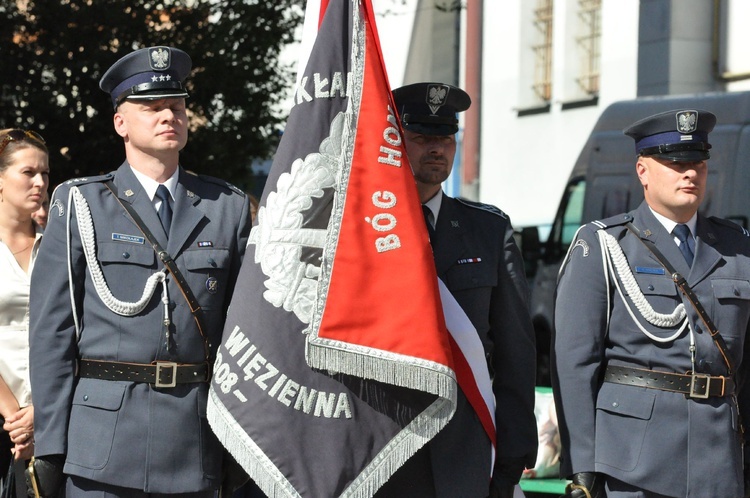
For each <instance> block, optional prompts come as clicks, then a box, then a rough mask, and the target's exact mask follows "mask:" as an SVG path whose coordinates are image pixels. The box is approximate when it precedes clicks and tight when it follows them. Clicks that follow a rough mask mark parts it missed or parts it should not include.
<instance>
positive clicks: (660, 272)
mask: <svg viewBox="0 0 750 498" xmlns="http://www.w3.org/2000/svg"><path fill="white" fill-rule="evenodd" d="M635 272H636V273H646V274H648V275H664V273H665V272H664V268H649V267H647V266H636V267H635Z"/></svg>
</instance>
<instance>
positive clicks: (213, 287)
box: [206, 275, 219, 294]
mask: <svg viewBox="0 0 750 498" xmlns="http://www.w3.org/2000/svg"><path fill="white" fill-rule="evenodd" d="M206 290H207V291H208V292H209V294H216V292H217V291H218V290H219V281H218V280H217V279H216V277H212V276H210V275H209V277H208V278H207V279H206Z"/></svg>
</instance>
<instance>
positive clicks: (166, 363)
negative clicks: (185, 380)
mask: <svg viewBox="0 0 750 498" xmlns="http://www.w3.org/2000/svg"><path fill="white" fill-rule="evenodd" d="M166 368H171V369H172V382H169V383H164V382H161V372H162V369H166ZM176 385H177V363H175V362H173V361H157V362H156V382H155V383H154V387H174V386H176Z"/></svg>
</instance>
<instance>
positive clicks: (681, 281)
mask: <svg viewBox="0 0 750 498" xmlns="http://www.w3.org/2000/svg"><path fill="white" fill-rule="evenodd" d="M625 226H626V227H627V228H628V230H630V231H631V232H633V234H634V235H635V236H636V237H638V240H640V241H641V242H642V243H643V245H644V246H646V248H647V249H648V250H649V251H651V253H652V254H653V255H654V256H655V257H656V259H657V261H659V263H661V265H662V266H663V267H664V268H665V269H666V270H667V271H668V272H669V274H670V275H671V276H672V280H674V283H675V284H677V287H679V288H680V290H681V291H682V293H683V294H685V297H687V299H688V301H690V304H692V305H693V308H695V311H696V312H697V313H698V316H699V317H700V319H701V321H702V322H703V323H704V324H705V326H706V328H707V329H708V332H709V333H710V334H711V338H712V339H713V340H714V344H716V348H717V349H718V350H719V353H721V356H722V358H724V363H725V364H726V365H727V369H728V370H729V375H733V374H734V366H733V364H732V359H731V358H730V357H729V355H728V354H727V344H726V342H724V338H723V337H721V334H719V329H717V328H716V325H715V324H714V322H713V320H711V317H710V316H708V313H706V309H705V308H704V307H703V305H702V304H701V302H700V301H699V300H698V296H696V295H695V292H693V289H691V288H690V286H689V285H688V283H687V281H686V280H685V277H683V276H682V275H681V274H680V273H679V272H678V271H677V270H675V268H674V267H673V266H672V264H671V263H670V262H669V260H667V258H665V257H664V255H663V254H662V253H661V251H660V250H659V249H658V248H657V247H656V244H654V243H653V242H652V241H650V240H648V239H644V238H643V237H641V232H640V230H638V229H637V228H636V227H635V225H633V223H631V222H628V223H626V224H625Z"/></svg>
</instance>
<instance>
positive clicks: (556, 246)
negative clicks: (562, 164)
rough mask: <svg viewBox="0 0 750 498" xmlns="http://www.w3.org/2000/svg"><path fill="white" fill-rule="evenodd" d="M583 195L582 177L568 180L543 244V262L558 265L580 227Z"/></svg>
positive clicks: (584, 184) (584, 185) (584, 187)
mask: <svg viewBox="0 0 750 498" xmlns="http://www.w3.org/2000/svg"><path fill="white" fill-rule="evenodd" d="M585 193H586V180H585V178H584V177H582V176H579V177H577V178H573V179H572V180H570V182H569V183H568V186H567V187H566V188H565V192H564V193H563V198H562V200H561V201H560V207H559V208H558V210H557V215H556V216H555V220H554V221H553V223H552V229H551V230H550V235H549V238H548V239H547V243H546V244H545V251H544V260H545V262H546V263H547V264H556V263H558V262H559V261H560V260H561V259H562V257H563V255H564V254H565V253H566V252H567V250H568V246H569V245H570V243H571V242H572V241H573V236H574V235H575V233H576V231H577V230H578V228H579V227H580V226H581V219H582V218H583V200H584V194H585Z"/></svg>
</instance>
